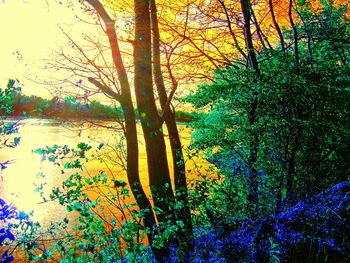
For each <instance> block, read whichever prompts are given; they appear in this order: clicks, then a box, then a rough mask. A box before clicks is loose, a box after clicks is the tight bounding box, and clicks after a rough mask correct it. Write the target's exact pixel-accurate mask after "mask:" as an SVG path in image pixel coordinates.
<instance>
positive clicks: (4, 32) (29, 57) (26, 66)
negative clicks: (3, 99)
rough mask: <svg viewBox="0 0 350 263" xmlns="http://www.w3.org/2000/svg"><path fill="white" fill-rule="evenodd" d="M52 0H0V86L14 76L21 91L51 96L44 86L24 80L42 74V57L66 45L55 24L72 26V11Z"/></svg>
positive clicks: (74, 21)
mask: <svg viewBox="0 0 350 263" xmlns="http://www.w3.org/2000/svg"><path fill="white" fill-rule="evenodd" d="M57 2H58V1H55V0H47V1H45V0H0V85H1V86H5V85H6V83H7V79H9V78H18V79H19V80H20V81H21V82H22V83H24V93H26V94H34V95H39V96H44V97H51V96H50V95H49V92H48V91H47V90H46V88H45V87H44V86H41V85H38V84H35V83H32V82H30V81H29V80H27V79H26V77H27V76H29V77H30V78H33V77H35V75H42V74H45V72H44V71H43V70H40V69H39V65H42V59H47V58H49V57H50V55H51V52H52V50H55V49H56V50H57V48H58V47H60V46H64V45H65V44H66V42H67V41H66V39H65V38H64V37H63V36H62V33H61V31H60V29H59V27H58V24H60V25H61V26H63V27H64V28H68V29H69V27H73V25H74V26H75V25H76V19H75V16H74V12H73V11H72V10H71V9H69V8H68V7H67V6H64V5H60V4H59V3H57Z"/></svg>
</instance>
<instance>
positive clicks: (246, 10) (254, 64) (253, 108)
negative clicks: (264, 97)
mask: <svg viewBox="0 0 350 263" xmlns="http://www.w3.org/2000/svg"><path fill="white" fill-rule="evenodd" d="M240 3H241V9H242V14H243V18H244V36H245V43H246V49H247V53H248V67H250V68H251V69H252V70H254V71H255V72H256V73H257V74H258V75H260V70H259V66H258V60H257V58H256V54H255V50H254V46H253V39H252V33H251V29H250V19H251V13H250V6H251V3H250V0H240ZM257 108H258V91H257V90H254V92H253V101H252V103H251V105H250V112H249V116H248V118H249V120H248V121H249V124H250V125H251V126H253V125H254V124H255V121H256V112H257ZM252 136H253V138H252V141H251V143H250V146H249V148H250V149H249V151H250V153H249V158H248V165H249V169H250V175H249V182H250V185H249V188H250V189H249V195H248V202H249V204H250V205H251V206H252V216H253V217H255V216H256V214H257V212H258V185H259V182H258V172H257V170H256V168H255V167H254V165H255V163H256V161H257V156H258V150H259V137H258V136H257V135H256V134H253V135H252Z"/></svg>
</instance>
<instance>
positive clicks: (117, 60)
mask: <svg viewBox="0 0 350 263" xmlns="http://www.w3.org/2000/svg"><path fill="white" fill-rule="evenodd" d="M87 2H88V3H89V4H90V5H91V6H92V7H93V8H94V9H95V10H96V12H97V14H98V15H99V16H100V17H101V18H102V20H103V22H104V24H105V26H106V35H107V36H108V40H109V44H110V47H111V51H112V59H113V63H114V66H115V69H116V71H117V74H118V80H119V84H120V87H121V96H120V99H119V102H120V104H121V107H122V109H123V112H124V118H125V138H126V148H127V176H128V181H129V185H130V187H131V191H132V193H133V195H134V198H135V200H136V202H137V204H138V206H139V207H140V209H141V210H143V211H144V218H143V222H144V225H145V227H146V228H148V229H149V230H150V232H149V233H147V237H148V240H149V242H150V244H152V241H153V233H152V229H153V228H154V226H155V225H156V220H155V217H154V214H153V211H152V206H151V203H150V201H149V200H148V198H147V196H146V194H145V192H144V190H143V188H142V185H141V181H140V176H139V159H138V155H139V150H138V141H137V130H136V123H135V112H134V106H133V104H132V98H131V92H130V85H129V81H128V77H127V74H126V70H125V67H124V64H123V61H122V56H121V53H120V49H119V44H118V39H117V34H116V32H115V27H114V21H113V20H112V19H111V18H110V17H109V15H108V14H107V12H106V10H105V9H104V7H103V6H102V4H101V3H100V2H99V1H97V0H87Z"/></svg>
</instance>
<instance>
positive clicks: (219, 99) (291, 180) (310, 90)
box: [187, 4, 350, 221]
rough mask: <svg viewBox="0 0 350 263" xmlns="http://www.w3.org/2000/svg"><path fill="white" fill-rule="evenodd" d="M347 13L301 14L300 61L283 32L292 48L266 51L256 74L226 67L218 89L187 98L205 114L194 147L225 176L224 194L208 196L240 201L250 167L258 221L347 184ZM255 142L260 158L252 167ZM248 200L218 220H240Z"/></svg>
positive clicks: (349, 145) (332, 10)
mask: <svg viewBox="0 0 350 263" xmlns="http://www.w3.org/2000/svg"><path fill="white" fill-rule="evenodd" d="M345 10H346V9H345V8H344V7H341V8H336V7H334V6H332V5H331V4H325V5H324V8H323V11H322V12H321V13H319V14H313V13H311V12H310V11H309V9H308V8H307V6H302V7H300V10H298V11H299V15H300V16H302V18H303V20H302V24H300V25H298V26H297V28H298V31H299V32H298V34H299V35H300V36H302V38H301V39H300V41H299V43H298V49H299V60H298V61H297V62H296V61H295V53H294V50H293V45H292V44H293V42H292V41H293V38H292V35H291V32H288V31H285V33H284V34H285V39H286V41H287V42H289V43H291V47H290V48H288V49H287V50H286V51H285V52H282V51H278V50H265V51H262V53H260V54H259V61H260V62H259V67H260V73H259V74H258V73H256V72H255V71H252V70H250V69H247V68H243V67H242V66H240V65H236V66H235V67H227V68H225V69H222V70H220V71H217V73H216V78H215V81H214V83H211V84H205V85H202V86H201V87H199V88H198V90H197V91H196V92H195V93H193V94H192V95H190V96H189V97H188V98H187V101H188V102H191V103H192V104H193V105H194V107H195V108H197V109H199V110H201V111H202V113H201V114H199V115H198V116H197V118H196V119H195V121H194V122H193V127H194V128H195V131H194V133H193V143H192V147H193V148H195V149H197V150H205V151H206V154H207V156H209V160H211V161H212V162H213V163H214V164H216V165H217V166H218V167H219V168H221V172H222V173H223V174H224V175H225V180H223V183H222V184H221V189H220V190H219V191H214V192H212V193H211V194H212V195H213V196H217V198H219V199H220V200H219V201H218V202H217V203H223V202H225V200H227V197H228V196H231V197H233V198H234V197H235V196H237V194H238V193H239V191H238V190H237V185H241V186H243V188H248V185H249V184H248V181H247V178H248V174H249V170H250V169H251V168H254V169H256V170H257V171H258V177H259V178H258V180H259V182H258V183H259V191H258V193H257V194H258V195H259V206H260V212H261V215H268V214H271V213H273V212H274V211H275V209H278V208H279V207H280V205H281V203H283V199H286V200H298V199H300V198H303V197H305V196H306V195H310V194H314V193H316V192H318V191H320V190H323V189H326V188H327V187H329V186H330V185H332V184H334V183H335V182H341V181H346V180H347V179H348V178H349V177H348V175H349V172H350V159H349V156H350V152H349V149H350V140H349V138H350V117H349V116H350V115H349V113H350V112H349V111H350V68H349V62H348V57H349V42H348V39H349V36H350V34H349V33H350V32H349V24H348V22H347V20H346V15H345ZM255 99H257V109H256V116H255V121H254V122H253V123H252V122H251V120H250V117H251V114H252V112H251V111H252V103H253V101H254V100H255ZM254 138H258V141H259V145H258V156H257V160H256V161H255V162H254V164H253V167H249V156H250V145H251V144H252V142H253V140H254ZM218 192H220V194H219V195H218ZM220 196H221V197H220ZM245 196H246V195H245V194H242V192H241V197H242V199H241V201H240V205H238V206H236V207H237V208H236V209H235V208H233V210H232V209H230V208H228V207H227V208H224V209H227V210H224V211H222V212H221V214H223V215H224V214H228V215H233V214H236V215H239V214H241V212H242V210H241V207H242V206H244V203H246V201H247V199H246V198H244V197H245ZM224 221H225V220H224Z"/></svg>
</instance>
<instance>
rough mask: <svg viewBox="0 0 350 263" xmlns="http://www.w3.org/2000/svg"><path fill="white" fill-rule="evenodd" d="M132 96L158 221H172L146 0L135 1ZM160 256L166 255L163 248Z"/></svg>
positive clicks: (166, 252)
mask: <svg viewBox="0 0 350 263" xmlns="http://www.w3.org/2000/svg"><path fill="white" fill-rule="evenodd" d="M134 9H135V42H134V66H135V77H134V83H135V95H136V101H137V107H138V111H139V114H140V117H141V125H142V130H143V134H144V139H145V144H146V153H147V164H148V174H149V182H150V187H151V193H152V197H153V201H154V206H155V207H157V208H158V209H160V211H159V213H157V219H158V222H159V223H164V222H167V221H168V220H170V222H171V223H172V224H175V216H174V211H173V210H172V209H171V206H172V205H173V204H174V201H175V199H174V193H173V190H172V187H171V181H170V175H169V167H168V160H167V155H166V147H165V141H164V135H163V131H162V129H161V125H160V122H161V121H160V118H159V116H158V111H157V108H156V103H155V98H154V94H153V83H152V60H151V57H152V56H151V53H152V52H151V23H150V12H149V1H148V0H135V1H134ZM161 252H162V254H161V255H160V256H167V255H168V251H167V248H165V249H164V250H163V251H161Z"/></svg>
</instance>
